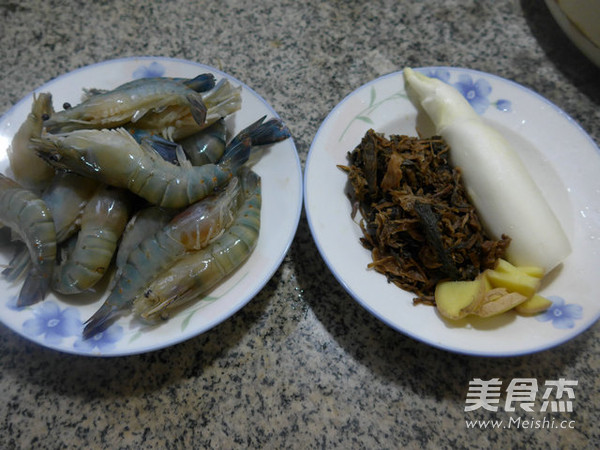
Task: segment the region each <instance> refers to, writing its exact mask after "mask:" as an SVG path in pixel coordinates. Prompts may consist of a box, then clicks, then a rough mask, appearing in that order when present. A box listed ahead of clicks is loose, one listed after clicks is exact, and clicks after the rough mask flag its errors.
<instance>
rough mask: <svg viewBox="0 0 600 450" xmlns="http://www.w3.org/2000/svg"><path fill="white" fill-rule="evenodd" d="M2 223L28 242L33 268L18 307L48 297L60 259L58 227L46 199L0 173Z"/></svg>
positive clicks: (20, 294) (21, 293)
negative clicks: (57, 247)
mask: <svg viewBox="0 0 600 450" xmlns="http://www.w3.org/2000/svg"><path fill="white" fill-rule="evenodd" d="M0 222H2V223H3V224H4V225H6V226H8V227H10V228H11V229H12V231H14V232H16V233H17V234H18V235H19V236H20V237H21V239H22V240H23V242H24V243H25V244H26V245H27V248H28V250H29V255H30V257H31V262H32V269H31V270H30V271H29V273H28V275H27V278H26V279H25V282H24V284H23V286H22V287H21V292H20V293H19V297H18V299H17V305H18V306H26V305H31V304H33V303H37V302H39V301H41V300H43V299H44V298H45V297H46V294H47V292H48V288H49V286H50V282H51V279H52V272H53V269H54V261H55V259H56V230H55V227H54V221H53V219H52V213H51V212H50V210H49V209H48V207H47V206H46V204H45V203H44V201H43V200H42V199H41V198H40V197H38V196H37V195H36V194H34V193H33V192H31V191H29V190H27V189H24V188H23V187H21V186H20V185H19V184H18V183H17V182H15V181H13V180H11V179H10V178H8V177H6V176H5V175H3V174H0Z"/></svg>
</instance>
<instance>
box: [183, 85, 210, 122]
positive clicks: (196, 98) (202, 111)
mask: <svg viewBox="0 0 600 450" xmlns="http://www.w3.org/2000/svg"><path fill="white" fill-rule="evenodd" d="M195 94H196V95H193V94H188V95H187V96H186V99H187V101H188V102H189V104H190V112H191V113H192V117H193V118H194V120H195V121H196V123H197V124H198V125H202V124H204V122H206V114H207V112H208V109H207V108H206V105H205V104H204V101H203V100H202V96H201V95H200V94H198V93H195Z"/></svg>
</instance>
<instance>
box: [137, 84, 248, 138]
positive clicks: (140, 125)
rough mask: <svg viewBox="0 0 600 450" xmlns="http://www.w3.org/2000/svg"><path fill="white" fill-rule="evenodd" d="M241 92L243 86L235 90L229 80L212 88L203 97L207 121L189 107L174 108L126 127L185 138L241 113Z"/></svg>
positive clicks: (151, 113)
mask: <svg viewBox="0 0 600 450" xmlns="http://www.w3.org/2000/svg"><path fill="white" fill-rule="evenodd" d="M241 91H242V88H241V86H238V87H234V86H233V85H232V84H231V83H230V82H229V80H227V79H226V78H223V79H221V80H220V81H219V82H218V83H217V84H216V86H215V87H214V88H213V89H211V90H210V91H207V92H203V93H202V94H201V96H202V101H203V102H204V105H205V106H206V118H205V120H204V121H203V122H198V121H197V120H195V119H194V117H193V115H192V114H190V111H189V108H185V107H182V106H181V105H172V106H169V107H167V108H164V109H163V110H157V111H154V112H150V113H148V114H146V115H145V116H144V117H143V118H141V119H140V120H138V121H136V122H135V123H132V124H130V125H127V126H126V128H127V129H129V130H131V129H142V130H146V131H147V132H149V133H150V134H153V135H160V136H162V137H164V138H165V139H169V140H178V139H183V138H185V137H187V136H190V135H192V134H194V133H197V132H198V131H200V130H203V129H204V128H207V127H209V126H210V125H212V124H213V123H215V122H216V121H217V120H219V119H221V118H223V117H226V116H228V115H230V114H233V113H234V112H236V111H237V110H239V109H240V108H241V106H242V96H241Z"/></svg>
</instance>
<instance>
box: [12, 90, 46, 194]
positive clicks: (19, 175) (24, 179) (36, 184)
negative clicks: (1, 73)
mask: <svg viewBox="0 0 600 450" xmlns="http://www.w3.org/2000/svg"><path fill="white" fill-rule="evenodd" d="M53 112H54V110H53V108H52V95H51V94H49V93H41V94H38V95H37V96H36V95H35V94H33V104H32V105H31V112H30V113H29V114H28V115H27V118H26V119H25V122H23V123H22V124H21V126H20V127H19V129H18V130H17V132H16V134H15V136H14V137H13V139H12V142H11V145H10V147H9V148H8V160H9V162H10V168H11V170H12V172H13V174H14V176H15V179H16V180H17V181H18V182H19V184H21V185H22V186H23V187H26V188H30V189H39V188H42V187H44V186H45V185H46V184H47V183H48V182H49V181H50V179H51V178H52V177H53V176H54V168H53V167H52V166H50V165H48V164H47V163H46V162H44V161H43V160H41V159H40V158H38V157H37V156H36V155H35V153H34V152H32V151H31V150H30V149H29V148H28V145H29V140H30V139H31V138H32V137H40V135H41V133H42V127H43V122H44V119H45V118H47V117H49V116H50V115H51V114H52V113H53Z"/></svg>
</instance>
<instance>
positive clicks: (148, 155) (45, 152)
mask: <svg viewBox="0 0 600 450" xmlns="http://www.w3.org/2000/svg"><path fill="white" fill-rule="evenodd" d="M32 145H34V146H35V149H36V151H37V152H38V154H39V155H40V156H42V157H43V158H44V159H46V160H47V161H49V162H50V163H51V164H53V165H54V166H56V167H57V168H62V169H67V170H71V171H73V172H76V173H79V174H82V175H85V176H88V177H91V178H94V179H96V180H98V181H101V182H103V183H106V184H109V185H112V186H116V187H122V188H127V189H129V190H130V191H132V192H133V193H135V194H137V195H139V196H140V197H143V198H145V199H146V200H148V201H149V202H151V203H152V204H155V205H159V206H164V207H167V208H180V207H184V206H188V205H190V204H191V203H194V202H196V201H198V200H200V199H202V198H204V197H206V196H208V195H210V194H211V193H212V192H213V191H214V189H215V188H218V187H219V186H223V185H224V184H226V183H227V181H229V180H230V179H231V178H232V177H233V175H234V174H235V173H236V172H237V170H238V169H239V167H240V166H241V165H242V164H244V163H245V162H246V161H247V160H248V157H249V156H250V146H249V145H246V146H240V147H236V148H234V149H232V150H231V151H230V152H228V153H226V154H225V155H224V156H223V160H222V161H221V162H220V163H219V164H205V165H203V166H200V167H193V166H191V164H189V165H184V166H177V165H174V164H171V163H169V162H167V161H165V160H163V159H162V158H160V157H159V156H158V155H157V154H156V152H155V151H154V150H153V149H152V148H150V146H149V145H148V144H145V143H143V144H141V145H140V144H138V143H137V142H136V141H135V139H134V138H133V137H132V136H131V134H129V133H128V132H127V131H125V130H124V129H123V128H118V129H114V130H76V131H73V132H71V133H67V134H60V135H52V134H46V135H45V136H44V137H43V138H42V139H33V140H32Z"/></svg>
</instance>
